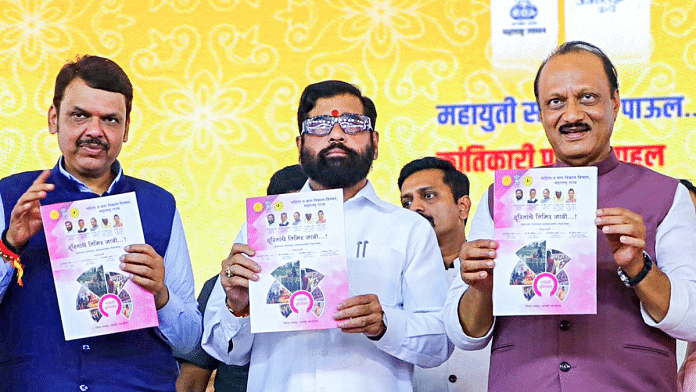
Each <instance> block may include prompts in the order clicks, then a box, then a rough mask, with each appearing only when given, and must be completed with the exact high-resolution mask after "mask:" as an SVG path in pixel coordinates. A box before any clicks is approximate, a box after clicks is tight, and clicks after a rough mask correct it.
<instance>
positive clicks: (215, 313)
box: [201, 223, 254, 366]
mask: <svg viewBox="0 0 696 392" xmlns="http://www.w3.org/2000/svg"><path fill="white" fill-rule="evenodd" d="M234 242H235V243H236V244H246V243H247V242H248V238H247V226H246V223H245V224H244V225H243V226H242V229H241V230H240V231H239V233H238V234H237V237H236V238H235V240H234ZM253 341H254V336H253V335H252V334H251V324H250V322H249V318H248V317H246V318H237V317H235V316H234V315H233V314H232V313H231V312H230V311H229V310H228V309H227V295H226V294H225V290H224V289H223V288H222V282H221V279H218V280H217V282H216V283H215V287H213V291H212V292H211V293H210V298H209V299H208V306H207V307H206V310H205V316H204V319H203V339H202V341H201V346H202V347H203V349H204V350H205V351H206V352H207V353H208V354H210V355H211V356H212V357H214V358H216V359H218V360H220V361H222V362H224V363H226V364H230V365H238V366H239V365H244V364H247V363H249V359H250V357H251V346H252V344H253Z"/></svg>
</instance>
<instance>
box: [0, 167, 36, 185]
mask: <svg viewBox="0 0 696 392" xmlns="http://www.w3.org/2000/svg"><path fill="white" fill-rule="evenodd" d="M41 172H42V170H32V171H26V172H22V173H16V174H12V175H10V176H7V177H5V178H3V179H2V180H0V186H8V185H11V186H13V187H14V186H18V185H22V184H27V188H28V187H29V185H31V183H32V182H34V180H36V177H38V176H39V174H41Z"/></svg>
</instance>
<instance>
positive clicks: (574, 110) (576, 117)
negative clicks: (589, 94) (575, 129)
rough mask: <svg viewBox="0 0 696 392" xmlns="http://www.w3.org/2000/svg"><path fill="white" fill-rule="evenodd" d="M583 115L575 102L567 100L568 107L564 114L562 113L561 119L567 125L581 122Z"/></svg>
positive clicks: (578, 104) (579, 106)
mask: <svg viewBox="0 0 696 392" xmlns="http://www.w3.org/2000/svg"><path fill="white" fill-rule="evenodd" d="M584 115H585V113H584V111H583V110H582V107H581V105H580V103H579V102H578V101H577V100H575V99H570V100H568V106H567V107H566V111H565V113H563V117H564V118H565V120H566V121H567V122H568V123H569V124H572V123H575V122H578V121H581V120H582V119H583V117H584Z"/></svg>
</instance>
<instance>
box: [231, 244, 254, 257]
mask: <svg viewBox="0 0 696 392" xmlns="http://www.w3.org/2000/svg"><path fill="white" fill-rule="evenodd" d="M238 254H245V255H247V256H253V255H255V254H256V251H255V250H254V248H252V247H250V246H249V245H245V244H234V245H232V250H230V257H232V256H234V255H238Z"/></svg>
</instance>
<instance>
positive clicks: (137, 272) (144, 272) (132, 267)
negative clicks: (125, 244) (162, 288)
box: [120, 261, 155, 279]
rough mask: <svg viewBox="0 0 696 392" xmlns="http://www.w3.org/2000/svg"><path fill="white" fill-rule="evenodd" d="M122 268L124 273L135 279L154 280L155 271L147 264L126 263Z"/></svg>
mask: <svg viewBox="0 0 696 392" xmlns="http://www.w3.org/2000/svg"><path fill="white" fill-rule="evenodd" d="M120 268H121V270H122V271H124V272H127V273H129V274H131V275H132V276H133V277H135V276H140V277H147V278H148V279H154V276H155V270H154V269H153V268H152V267H150V266H149V265H147V264H143V263H131V262H127V261H124V262H122V263H121V265H120Z"/></svg>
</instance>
